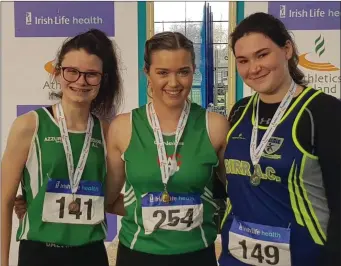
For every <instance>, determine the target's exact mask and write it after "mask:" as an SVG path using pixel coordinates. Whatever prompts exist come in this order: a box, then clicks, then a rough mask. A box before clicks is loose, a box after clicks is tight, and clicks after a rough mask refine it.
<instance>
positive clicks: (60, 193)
mask: <svg viewBox="0 0 341 266" xmlns="http://www.w3.org/2000/svg"><path fill="white" fill-rule="evenodd" d="M73 201H75V202H76V203H77V204H78V205H79V207H80V211H79V212H77V213H74V212H70V211H69V205H70V203H72V202H73ZM42 220H43V222H50V223H65V224H98V223H100V222H102V221H103V220H104V193H103V189H102V184H101V183H100V182H96V181H85V180H84V181H80V183H79V186H78V190H77V192H76V193H75V195H74V198H73V195H72V193H71V187H70V183H69V180H67V179H61V180H57V179H50V180H49V182H48V184H47V188H46V193H45V199H44V206H43V216H42Z"/></svg>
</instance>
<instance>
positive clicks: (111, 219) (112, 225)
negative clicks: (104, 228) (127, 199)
mask: <svg viewBox="0 0 341 266" xmlns="http://www.w3.org/2000/svg"><path fill="white" fill-rule="evenodd" d="M107 224H108V234H107V239H106V240H105V241H108V242H111V241H113V240H114V238H115V237H116V235H117V216H116V215H114V214H109V213H107Z"/></svg>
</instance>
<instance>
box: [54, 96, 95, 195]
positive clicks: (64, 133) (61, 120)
mask: <svg viewBox="0 0 341 266" xmlns="http://www.w3.org/2000/svg"><path fill="white" fill-rule="evenodd" d="M57 116H58V117H57V119H58V124H59V130H60V134H61V137H62V143H63V146H64V152H65V156H66V163H67V168H68V172H69V180H70V186H71V191H72V193H73V194H74V193H76V192H77V189H78V185H79V182H80V180H81V178H82V174H83V171H84V166H85V163H86V160H87V158H88V155H89V150H90V144H91V136H92V129H93V126H94V121H93V118H92V115H91V114H89V118H88V125H87V128H86V134H85V140H84V144H83V148H82V152H81V155H80V157H79V161H78V164H77V168H76V171H75V170H74V164H73V156H72V149H71V144H70V139H69V133H68V130H67V126H66V120H65V116H64V112H63V107H62V105H61V103H59V104H57Z"/></svg>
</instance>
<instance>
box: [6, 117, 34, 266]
mask: <svg viewBox="0 0 341 266" xmlns="http://www.w3.org/2000/svg"><path fill="white" fill-rule="evenodd" d="M35 129H36V117H35V114H34V113H28V114H25V115H23V116H20V117H18V118H17V119H16V120H15V121H14V123H13V125H12V128H11V130H10V133H9V136H8V140H7V146H6V149H5V152H4V155H3V158H2V162H1V207H2V210H1V265H2V266H8V256H9V248H10V242H11V234H12V215H13V206H14V201H15V197H16V194H17V191H18V187H19V184H20V181H21V178H22V171H23V169H24V166H25V163H26V160H27V156H28V153H29V149H30V146H31V141H32V137H33V134H34V132H35Z"/></svg>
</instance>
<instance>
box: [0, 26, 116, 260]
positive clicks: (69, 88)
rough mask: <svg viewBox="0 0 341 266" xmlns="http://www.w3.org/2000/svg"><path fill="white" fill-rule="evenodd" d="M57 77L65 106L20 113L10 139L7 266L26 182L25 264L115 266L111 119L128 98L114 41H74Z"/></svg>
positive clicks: (92, 34) (5, 193)
mask: <svg viewBox="0 0 341 266" xmlns="http://www.w3.org/2000/svg"><path fill="white" fill-rule="evenodd" d="M54 76H55V78H56V79H57V80H58V82H59V83H60V84H61V95H60V96H61V101H60V102H59V103H58V104H56V105H53V106H50V107H47V108H40V109H38V110H35V111H32V112H29V113H27V114H24V115H22V116H19V117H18V118H17V119H16V120H15V121H14V123H13V125H12V128H11V130H10V133H9V137H8V140H7V147H6V150H5V153H4V156H3V159H2V170H1V175H2V185H1V189H2V190H1V196H2V198H1V201H2V202H1V203H2V215H1V216H2V217H1V218H2V219H1V223H2V228H1V230H2V231H1V240H2V243H1V248H2V250H1V251H2V256H1V258H2V261H1V265H2V266H8V265H9V247H10V239H11V231H12V212H13V205H14V202H15V197H16V193H17V190H18V186H19V184H20V182H22V190H23V195H24V199H25V201H26V204H27V209H26V212H25V215H24V217H23V219H22V220H21V221H20V225H19V228H18V231H17V236H16V239H17V240H18V241H20V246H19V263H18V265H19V266H28V265H30V266H31V265H34V266H43V265H44V266H45V265H70V266H71V265H73V266H75V265H82V266H84V265H89V266H94V265H96V266H106V265H108V258H107V254H106V250H105V246H104V243H103V240H104V239H105V238H106V223H105V216H104V215H105V212H104V209H105V200H104V193H105V177H106V148H105V145H106V144H105V143H106V141H105V138H106V132H107V129H108V123H107V122H106V121H105V120H106V119H107V118H109V117H111V116H112V114H113V111H115V110H116V108H118V107H119V104H120V100H121V78H120V74H119V68H118V62H117V58H116V54H115V50H114V47H113V44H112V42H111V40H110V39H109V38H108V37H107V36H106V35H105V34H104V33H103V32H101V31H99V30H90V31H88V32H85V33H83V34H79V35H77V36H75V37H74V38H71V39H69V40H67V41H66V42H65V43H64V44H63V46H62V48H61V50H60V52H59V54H58V56H57V59H56V65H55V73H54ZM113 106H114V108H113ZM61 144H62V145H61Z"/></svg>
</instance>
